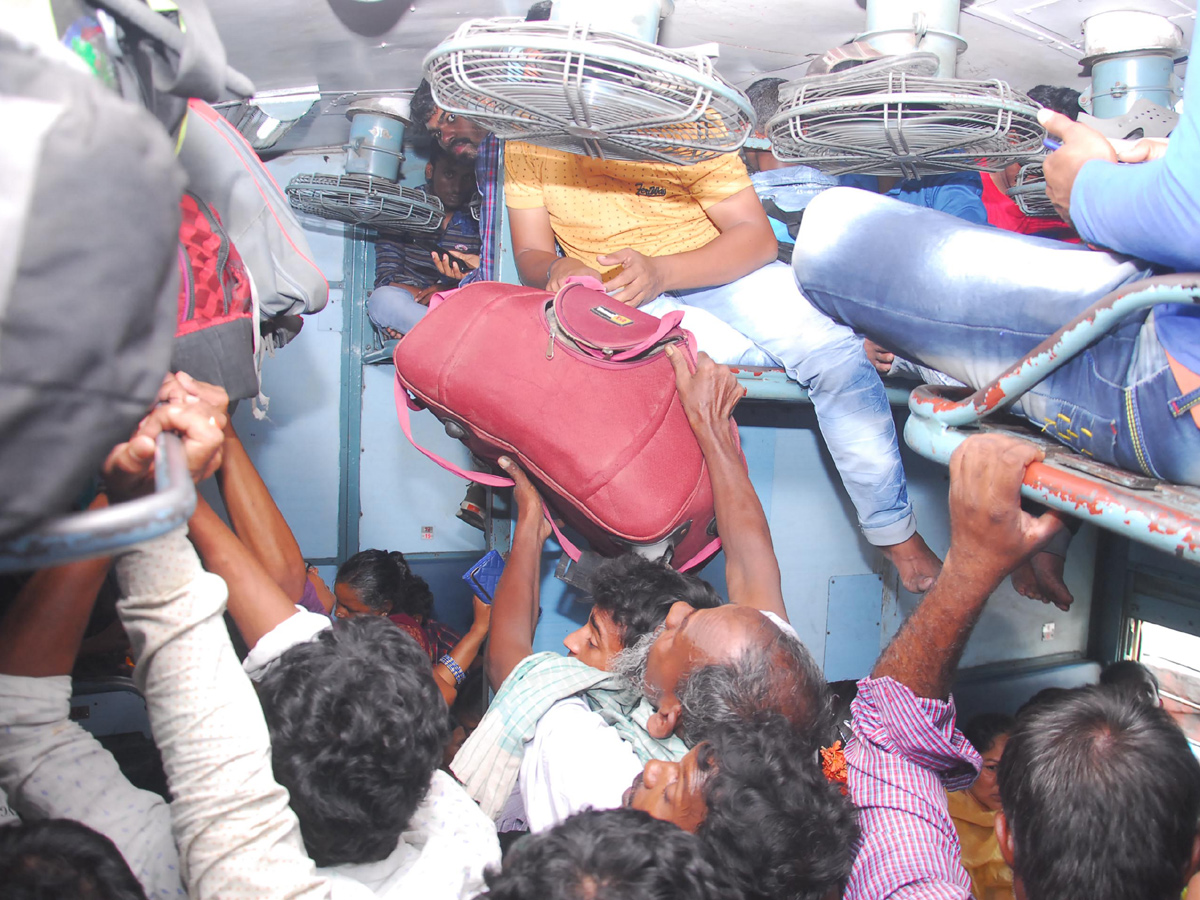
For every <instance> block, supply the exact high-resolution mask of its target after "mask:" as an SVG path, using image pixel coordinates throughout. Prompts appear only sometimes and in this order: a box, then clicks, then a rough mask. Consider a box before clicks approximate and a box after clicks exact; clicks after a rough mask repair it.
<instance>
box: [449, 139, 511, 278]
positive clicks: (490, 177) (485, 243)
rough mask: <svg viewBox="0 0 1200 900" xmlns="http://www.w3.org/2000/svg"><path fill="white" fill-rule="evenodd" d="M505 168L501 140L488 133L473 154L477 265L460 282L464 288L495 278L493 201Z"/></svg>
mask: <svg viewBox="0 0 1200 900" xmlns="http://www.w3.org/2000/svg"><path fill="white" fill-rule="evenodd" d="M503 171H504V143H503V141H501V140H500V138H498V137H496V136H495V135H494V134H489V135H488V136H487V137H485V138H484V139H483V141H482V142H481V143H480V144H479V155H478V156H477V157H475V190H477V191H479V196H480V197H481V198H482V202H481V204H480V207H479V238H480V243H481V249H480V251H479V268H478V269H475V270H473V271H471V272H468V273H467V274H466V275H464V276H463V279H462V281H460V282H459V283H458V284H459V287H465V286H466V285H468V284H470V283H471V282H473V281H495V280H496V260H495V259H493V258H492V251H493V250H494V249H495V246H496V244H495V231H496V201H497V199H498V198H499V196H500V173H501V172H503Z"/></svg>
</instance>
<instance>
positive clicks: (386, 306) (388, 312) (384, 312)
mask: <svg viewBox="0 0 1200 900" xmlns="http://www.w3.org/2000/svg"><path fill="white" fill-rule="evenodd" d="M427 312H429V307H427V306H422V305H421V304H420V303H418V302H417V301H416V299H415V297H414V296H413V293H412V291H410V290H408V289H407V288H402V287H400V286H398V285H394V284H388V285H384V286H383V287H377V288H375V290H373V291H371V296H369V297H368V298H367V317H368V318H369V319H370V320H371V321H372V322H374V323H375V325H376V327H378V328H380V329H385V328H391V329H392V330H393V331H398V332H400V334H408V332H409V331H411V330H412V327H413V326H414V325H416V324H417V323H418V322H420V321H421V319H423V318H424V317H425V313H427Z"/></svg>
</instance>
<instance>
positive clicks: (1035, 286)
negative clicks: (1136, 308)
mask: <svg viewBox="0 0 1200 900" xmlns="http://www.w3.org/2000/svg"><path fill="white" fill-rule="evenodd" d="M801 248H802V250H801ZM864 260H866V261H869V263H870V264H869V265H864V262H863V261H864ZM792 265H793V267H794V269H795V272H796V277H797V280H798V281H799V283H800V285H801V286H802V288H803V290H804V292H805V293H806V294H807V295H808V296H809V297H811V299H812V301H813V302H814V303H815V304H816V305H817V306H819V307H820V308H821V309H823V310H824V311H825V312H827V313H828V314H829V315H831V316H833V317H834V318H836V319H838V320H839V321H841V322H845V323H846V324H847V325H849V326H850V327H852V328H854V329H856V330H857V331H860V332H862V333H863V334H866V335H867V336H868V337H870V338H871V339H872V340H874V341H876V342H878V343H879V344H882V345H883V346H885V347H887V348H888V349H889V350H892V351H894V352H896V353H897V354H899V355H901V356H903V357H905V358H906V359H909V360H912V361H914V362H916V363H918V364H920V365H924V366H929V367H931V368H934V369H937V370H938V371H940V372H944V373H946V374H947V375H949V376H951V377H952V378H955V379H957V380H959V381H962V382H963V383H965V384H969V385H971V386H972V387H979V386H981V385H983V384H986V383H987V382H989V381H991V380H992V379H993V378H995V377H996V376H997V375H999V374H1000V373H1001V372H1003V371H1004V370H1005V369H1007V368H1008V367H1009V366H1011V365H1012V364H1013V363H1014V362H1016V361H1017V360H1019V359H1021V358H1022V357H1024V356H1025V355H1027V354H1028V353H1029V351H1031V350H1032V349H1033V348H1034V347H1036V346H1037V345H1038V344H1039V343H1041V342H1042V341H1043V340H1044V339H1045V338H1047V337H1048V336H1050V335H1051V334H1053V333H1054V332H1055V331H1057V330H1058V329H1059V328H1061V327H1062V326H1063V325H1064V324H1066V323H1067V322H1069V321H1070V320H1071V319H1072V318H1074V317H1075V316H1076V315H1078V314H1079V313H1081V312H1082V311H1083V310H1085V309H1086V308H1087V307H1088V306H1090V305H1091V304H1093V303H1095V302H1096V301H1097V300H1099V299H1100V298H1101V297H1103V296H1104V295H1105V294H1107V293H1109V292H1110V291H1113V290H1116V289H1117V288H1119V287H1121V286H1123V285H1125V284H1128V283H1130V282H1133V281H1137V280H1139V279H1142V278H1145V277H1147V276H1149V275H1153V274H1156V270H1155V269H1154V268H1153V267H1151V266H1149V265H1148V264H1146V263H1144V262H1141V261H1138V260H1131V259H1128V258H1126V257H1121V256H1117V255H1116V254H1112V253H1104V252H1099V251H1094V250H1087V249H1085V248H1082V247H1079V246H1076V245H1070V244H1063V243H1061V242H1058V241H1050V240H1045V239H1042V238H1036V237H1029V236H1025V235H1017V234H1012V233H1010V232H1005V231H999V230H997V229H993V228H987V227H984V226H978V225H970V224H966V223H963V222H961V221H959V220H957V219H954V218H953V217H950V216H945V215H943V214H941V213H936V212H932V211H930V210H925V209H919V208H916V207H912V206H907V205H905V204H902V203H899V202H896V201H893V200H890V199H888V198H884V197H878V196H875V195H872V194H869V193H867V192H858V193H857V194H855V193H853V192H851V191H848V190H841V189H836V188H835V189H833V190H830V191H827V192H825V193H824V194H822V195H821V196H820V197H818V198H816V199H815V200H814V201H813V202H812V204H810V205H809V207H808V209H807V210H806V211H805V214H804V224H803V226H802V227H801V231H800V240H799V241H798V243H797V252H796V254H795V256H794V257H793V261H792ZM1173 384H1174V382H1173V380H1172V378H1171V375H1170V372H1169V370H1168V369H1167V366H1166V358H1165V355H1163V353H1162V347H1161V344H1159V342H1158V340H1157V337H1156V335H1155V333H1154V327H1153V317H1152V316H1147V315H1146V314H1144V313H1143V314H1140V315H1135V316H1131V317H1130V318H1129V319H1128V320H1126V321H1125V322H1124V323H1123V324H1122V325H1121V326H1120V327H1118V328H1117V329H1115V330H1114V331H1112V332H1110V333H1109V334H1108V335H1107V336H1105V337H1103V338H1101V339H1100V340H1099V341H1097V342H1096V343H1095V344H1094V345H1092V347H1090V348H1089V349H1088V350H1087V351H1085V352H1084V353H1082V354H1080V355H1078V356H1076V357H1075V358H1074V359H1072V360H1071V361H1069V362H1068V363H1066V364H1065V365H1064V366H1063V367H1062V368H1060V369H1058V370H1057V371H1056V372H1054V373H1053V374H1052V375H1050V376H1049V377H1048V378H1046V379H1045V380H1044V381H1043V382H1041V383H1040V384H1039V385H1037V386H1036V387H1035V388H1033V389H1032V390H1030V391H1029V392H1028V393H1026V394H1025V395H1024V396H1023V397H1022V398H1021V399H1020V400H1018V401H1017V402H1016V403H1014V404H1013V407H1012V410H1013V411H1014V412H1016V413H1018V414H1020V415H1023V416H1025V417H1026V418H1028V419H1029V420H1030V421H1031V422H1033V423H1034V424H1035V425H1037V426H1038V427H1039V428H1041V429H1042V430H1043V431H1045V432H1046V433H1047V434H1050V435H1052V436H1054V437H1056V438H1058V439H1059V440H1060V441H1062V442H1063V443H1065V444H1068V445H1069V446H1071V447H1073V448H1075V449H1077V450H1079V451H1080V452H1081V453H1084V454H1085V455H1089V456H1093V457H1095V458H1097V459H1099V460H1101V461H1103V462H1107V463H1112V464H1115V465H1118V466H1121V467H1122V468H1127V469H1132V470H1134V471H1142V472H1145V473H1147V474H1152V475H1155V476H1158V477H1163V478H1167V479H1169V480H1173V481H1181V482H1186V483H1197V479H1200V462H1197V463H1192V462H1191V461H1190V459H1200V429H1196V428H1195V426H1194V424H1192V423H1191V422H1190V421H1185V420H1184V419H1183V418H1182V417H1175V416H1173V415H1172V414H1171V413H1170V411H1169V402H1170V400H1172V399H1174V394H1178V390H1175V391H1174V394H1172V395H1171V396H1168V394H1170V393H1171V390H1172V386H1173Z"/></svg>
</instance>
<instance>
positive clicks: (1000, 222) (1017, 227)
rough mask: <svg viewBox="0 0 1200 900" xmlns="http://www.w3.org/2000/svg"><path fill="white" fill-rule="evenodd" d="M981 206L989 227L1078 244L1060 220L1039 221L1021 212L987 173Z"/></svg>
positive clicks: (984, 178)
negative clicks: (985, 212) (984, 210)
mask: <svg viewBox="0 0 1200 900" xmlns="http://www.w3.org/2000/svg"><path fill="white" fill-rule="evenodd" d="M983 206H984V208H985V209H986V210H987V218H988V224H989V225H995V226H996V227H997V228H1003V229H1004V230H1005V231H1015V232H1017V233H1018V234H1036V235H1040V236H1041V237H1048V238H1055V239H1057V240H1060V241H1070V242H1071V243H1074V244H1077V243H1079V235H1077V234H1076V233H1075V230H1074V229H1073V228H1072V227H1071V226H1070V225H1068V224H1067V223H1066V222H1064V221H1063V220H1062V219H1058V218H1054V219H1039V218H1036V217H1034V216H1027V215H1025V213H1023V212H1021V208H1020V207H1019V206H1017V203H1016V201H1015V200H1013V199H1012V197H1010V196H1008V194H1006V193H1004V191H1002V190H1000V188H998V187H996V183H995V182H994V181H992V179H991V177H990V176H989V175H988V173H987V172H984V173H983Z"/></svg>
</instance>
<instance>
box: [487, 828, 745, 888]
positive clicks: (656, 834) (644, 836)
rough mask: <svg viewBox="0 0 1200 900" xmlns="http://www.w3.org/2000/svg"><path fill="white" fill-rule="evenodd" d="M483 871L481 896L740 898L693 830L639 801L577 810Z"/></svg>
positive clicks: (522, 843) (515, 847) (514, 848)
mask: <svg viewBox="0 0 1200 900" xmlns="http://www.w3.org/2000/svg"><path fill="white" fill-rule="evenodd" d="M484 877H485V878H486V880H487V886H488V889H487V892H486V893H484V894H481V895H480V900H483V898H484V897H486V898H488V900H664V898H668V897H669V898H671V900H741V897H740V895H739V894H738V893H737V891H736V890H735V889H734V888H733V887H732V886H731V885H730V884H729V883H728V881H727V879H726V878H725V877H724V875H723V874H722V873H721V872H720V870H719V869H718V868H717V867H715V866H713V864H712V863H711V862H710V861H709V860H708V859H706V858H705V849H704V847H703V845H702V843H701V842H700V841H699V840H697V839H696V837H695V835H691V834H688V833H687V832H686V831H682V830H680V829H679V828H678V827H676V826H675V825H672V824H671V823H670V822H662V821H659V820H658V819H655V818H652V817H651V816H650V815H649V814H647V813H644V812H641V811H639V810H636V809H609V810H603V811H599V810H585V811H584V812H581V813H576V814H575V815H573V816H571V817H570V818H569V819H567V820H566V821H565V822H561V823H559V824H558V825H556V826H554V827H553V828H551V829H550V830H549V831H543V832H541V833H540V834H533V835H530V836H528V837H525V838H522V839H521V840H520V841H518V842H517V843H516V844H515V845H514V846H513V848H512V850H510V851H509V853H508V855H507V856H506V857H505V858H504V868H503V869H501V870H500V871H496V870H495V869H492V870H490V871H488V872H487V873H485V875H484Z"/></svg>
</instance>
